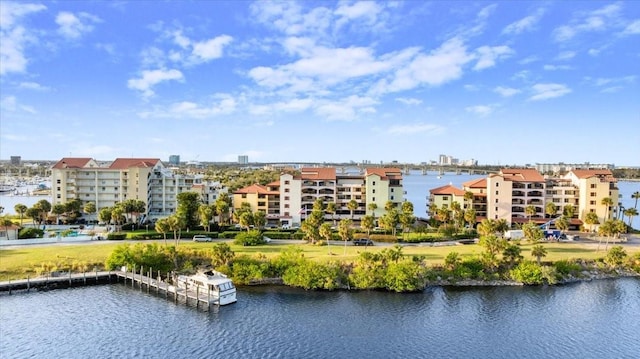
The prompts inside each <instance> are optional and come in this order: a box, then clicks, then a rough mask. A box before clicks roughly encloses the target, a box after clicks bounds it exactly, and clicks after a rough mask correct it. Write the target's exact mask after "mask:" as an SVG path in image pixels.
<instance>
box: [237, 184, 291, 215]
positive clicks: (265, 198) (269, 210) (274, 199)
mask: <svg viewBox="0 0 640 359" xmlns="http://www.w3.org/2000/svg"><path fill="white" fill-rule="evenodd" d="M279 187H280V182H272V183H269V184H267V185H266V186H262V185H259V184H253V185H251V186H248V187H245V188H241V189H239V190H237V191H235V192H233V195H232V198H233V210H234V211H236V210H238V209H239V208H240V207H242V204H243V203H248V204H249V205H250V206H251V211H252V212H258V211H261V212H264V213H265V215H266V218H267V225H278V224H279V219H280V191H279Z"/></svg>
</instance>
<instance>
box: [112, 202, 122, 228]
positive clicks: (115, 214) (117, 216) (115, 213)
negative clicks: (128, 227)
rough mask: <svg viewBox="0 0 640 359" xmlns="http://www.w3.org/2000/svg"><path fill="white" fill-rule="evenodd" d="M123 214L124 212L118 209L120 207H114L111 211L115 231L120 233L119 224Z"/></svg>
mask: <svg viewBox="0 0 640 359" xmlns="http://www.w3.org/2000/svg"><path fill="white" fill-rule="evenodd" d="M123 213H124V212H123V210H122V207H120V206H114V207H113V208H112V209H111V221H112V222H113V224H114V225H115V226H116V231H120V224H121V223H122V221H123V219H124V214H123Z"/></svg>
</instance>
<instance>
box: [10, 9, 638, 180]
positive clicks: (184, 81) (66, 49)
mask: <svg viewBox="0 0 640 359" xmlns="http://www.w3.org/2000/svg"><path fill="white" fill-rule="evenodd" d="M638 63H640V3H639V2H624V1H623V2H611V1H571V2H567V1H528V2H516V1H514V2H506V1H437V2H421V1H406V2H403V1H399V2H375V1H322V2H310V1H302V2H295V1H285V2H275V1H258V2H249V1H246V2H245V1H222V0H221V1H192V2H183V1H166V2H150V1H135V2H85V1H61V2H50V1H46V2H43V1H19V2H17V1H15V2H14V1H1V2H0V160H9V158H10V156H21V157H22V158H23V159H25V160H31V159H33V160H57V159H60V158H62V157H91V158H95V159H97V160H109V159H114V158H118V157H122V158H126V157H138V158H159V159H161V160H162V161H168V160H169V157H170V156H171V155H180V160H181V161H183V162H189V161H205V162H238V160H239V158H240V156H247V158H248V161H249V162H254V163H269V162H317V163H322V162H330V163H348V162H356V163H359V162H363V161H370V162H371V163H374V164H375V163H380V162H383V163H390V162H392V161H398V162H402V163H421V162H430V161H438V158H439V156H440V155H441V154H448V155H451V156H453V157H455V158H458V159H460V160H467V159H469V160H470V159H473V160H476V161H478V164H482V165H505V166H508V165H525V164H531V165H533V164H535V163H557V162H565V163H585V162H590V163H598V164H602V163H607V164H609V163H610V164H615V165H616V166H617V167H625V166H638V165H640V156H638V153H640V131H638V130H637V126H638V124H639V123H640V107H639V105H638V103H639V100H638V98H640V83H639V82H640V78H639V76H640V74H639V68H638Z"/></svg>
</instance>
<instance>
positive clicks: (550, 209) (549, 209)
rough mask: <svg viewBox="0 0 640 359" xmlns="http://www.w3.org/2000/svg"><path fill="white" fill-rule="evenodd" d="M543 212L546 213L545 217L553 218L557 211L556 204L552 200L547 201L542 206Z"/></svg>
mask: <svg viewBox="0 0 640 359" xmlns="http://www.w3.org/2000/svg"><path fill="white" fill-rule="evenodd" d="M544 212H545V214H546V215H547V217H549V218H553V217H555V216H556V213H557V212H558V206H556V204H555V203H553V202H547V204H546V205H545V206H544Z"/></svg>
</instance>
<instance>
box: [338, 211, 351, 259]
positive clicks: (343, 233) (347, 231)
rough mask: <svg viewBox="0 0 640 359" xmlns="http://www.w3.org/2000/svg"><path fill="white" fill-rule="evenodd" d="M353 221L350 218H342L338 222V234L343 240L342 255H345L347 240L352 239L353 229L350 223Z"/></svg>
mask: <svg viewBox="0 0 640 359" xmlns="http://www.w3.org/2000/svg"><path fill="white" fill-rule="evenodd" d="M352 224H353V221H351V220H350V219H342V220H340V223H338V235H339V236H340V238H342V240H343V241H344V255H345V256H346V255H347V241H349V240H351V239H353V229H352V228H351V225H352Z"/></svg>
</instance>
